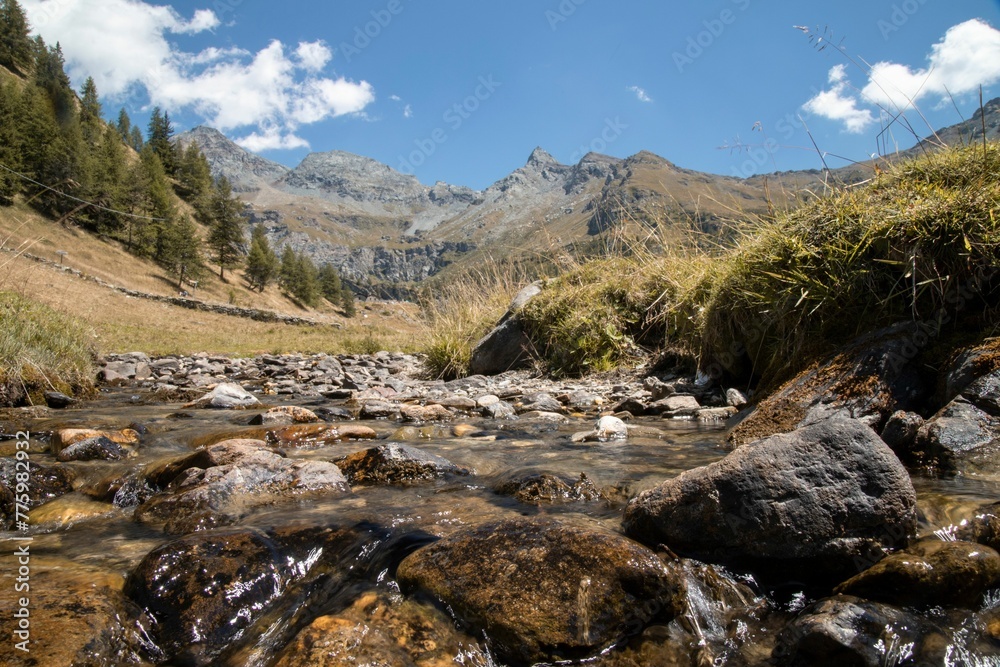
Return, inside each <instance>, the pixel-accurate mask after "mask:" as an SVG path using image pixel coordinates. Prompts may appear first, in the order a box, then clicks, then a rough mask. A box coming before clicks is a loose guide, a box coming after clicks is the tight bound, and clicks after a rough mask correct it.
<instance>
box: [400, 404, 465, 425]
mask: <svg viewBox="0 0 1000 667" xmlns="http://www.w3.org/2000/svg"><path fill="white" fill-rule="evenodd" d="M399 414H400V415H401V416H402V417H403V420H404V421H408V422H418V423H421V422H447V421H451V420H452V418H453V417H454V415H453V414H452V412H451V410H449V409H448V408H446V407H444V406H443V405H404V406H402V407H400V409H399Z"/></svg>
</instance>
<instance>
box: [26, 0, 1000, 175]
mask: <svg viewBox="0 0 1000 667" xmlns="http://www.w3.org/2000/svg"><path fill="white" fill-rule="evenodd" d="M22 5H23V6H24V7H25V9H26V10H27V11H28V16H29V19H30V20H31V22H32V25H33V26H34V28H35V29H36V31H37V32H38V33H39V34H41V35H42V36H43V37H44V38H45V39H46V41H48V42H55V41H59V42H61V44H62V45H63V49H64V51H65V55H66V58H67V64H68V69H69V71H70V73H71V76H72V78H73V80H74V83H75V84H76V85H77V86H79V84H80V83H82V80H83V78H85V77H86V76H88V75H91V76H93V77H94V78H95V80H96V81H97V84H98V89H99V91H100V92H101V93H102V95H103V98H104V99H103V102H104V105H105V113H106V115H108V116H114V115H116V114H117V110H118V108H119V107H121V106H124V107H125V108H126V109H127V110H128V112H129V114H130V115H131V116H132V117H133V119H135V120H136V121H137V122H139V123H143V124H144V123H145V122H146V120H147V119H148V115H149V110H150V108H151V105H152V104H159V105H160V106H162V107H163V108H165V109H166V110H167V111H168V112H169V113H170V115H171V117H172V118H173V120H174V123H175V126H176V128H177V129H178V130H183V129H186V128H190V127H193V126H195V125H198V124H203V123H204V124H209V125H214V126H216V127H218V128H219V129H221V130H223V131H224V132H225V133H226V134H227V136H229V137H231V138H233V139H235V140H238V141H239V142H240V143H242V144H243V145H245V146H246V147H248V148H251V149H253V150H255V151H256V152H259V153H261V154H262V155H264V156H266V157H268V158H270V159H273V160H276V161H279V162H282V163H285V164H288V165H290V166H294V165H295V164H297V163H298V162H299V161H300V160H301V159H302V157H304V156H305V155H306V154H307V153H308V152H310V151H328V150H345V151H349V152H352V153H358V154H361V155H367V156H370V157H373V158H375V159H377V160H379V161H382V162H385V163H387V164H389V165H390V166H392V167H394V168H396V169H399V170H401V171H408V172H410V173H414V174H415V175H416V176H417V177H418V178H419V179H420V180H421V181H423V182H424V183H427V184H432V183H434V182H435V181H438V180H441V181H446V182H449V183H454V184H461V185H468V186H471V187H474V188H477V189H482V188H485V187H487V186H488V185H489V184H491V183H492V182H494V181H496V180H497V179H499V178H502V177H503V176H505V175H506V174H508V173H509V172H511V171H512V170H514V169H516V168H517V167H519V166H521V165H523V164H524V162H525V161H526V159H527V157H528V155H529V154H530V153H531V151H532V149H533V148H534V147H535V146H542V147H543V148H545V149H546V150H548V151H549V152H550V153H552V154H553V155H554V156H555V157H556V158H557V159H558V160H560V161H561V162H565V163H572V162H576V161H577V160H579V158H580V157H582V155H583V153H584V152H586V151H588V150H597V151H599V152H604V153H607V154H610V155H614V156H617V157H627V156H629V155H632V154H634V153H636V152H638V151H640V150H649V151H652V152H654V153H657V154H659V155H661V156H663V157H665V158H667V159H669V160H671V161H672V162H674V163H676V164H678V165H679V166H681V167H686V168H690V169H697V170H701V171H709V172H713V173H720V174H727V175H744V176H746V175H751V174H752V173H761V172H768V171H772V170H774V169H775V168H777V169H780V170H785V169H800V168H818V167H819V166H820V162H819V158H818V157H817V155H816V154H815V152H812V151H811V150H803V149H802V148H803V147H808V146H810V145H811V143H810V139H809V137H808V135H807V134H806V132H805V131H804V129H803V127H802V125H801V124H800V123H799V122H798V120H797V117H798V116H801V117H802V118H803V119H804V121H805V122H806V123H807V124H808V127H809V129H810V130H811V132H812V134H813V137H814V138H815V140H816V143H817V144H818V145H819V147H820V148H821V149H822V150H824V151H828V152H829V153H831V154H837V155H843V156H847V157H849V158H852V159H864V158H865V157H866V156H868V155H870V154H871V153H873V152H875V151H877V150H878V145H877V136H878V135H879V131H880V119H879V116H880V112H879V108H878V107H877V106H876V105H875V102H880V103H881V104H882V106H883V107H885V108H888V109H892V108H894V107H905V106H906V102H905V99H907V98H913V97H916V98H917V102H916V103H917V106H918V108H919V110H920V113H922V114H923V115H924V116H925V117H926V118H927V120H928V122H929V123H930V125H933V126H934V127H941V126H945V125H950V124H952V123H955V122H958V121H959V120H960V117H959V112H958V111H956V110H955V108H954V106H953V105H952V102H951V98H950V97H949V95H948V92H950V93H951V94H952V95H953V96H954V98H955V100H956V102H957V105H958V107H959V110H960V111H961V113H962V114H964V115H966V116H968V115H971V113H972V112H973V111H974V110H975V108H976V105H977V104H978V84H980V83H983V84H985V86H984V87H985V95H986V97H987V99H991V98H992V97H995V96H997V95H1000V31H998V30H997V28H1000V2H995V1H987V0H961V1H959V2H943V1H940V0H889V1H882V0H875V1H873V0H865V1H860V0H841V1H839V2H836V3H832V2H824V3H802V2H793V1H791V0H772V1H769V2H765V1H764V0H713V1H710V2H699V3H694V2H691V3H678V2H663V0H655V1H654V0H632V1H629V0H625V1H619V2H611V1H610V0H506V1H504V2H499V1H497V2H482V1H479V2H477V1H471V2H470V1H469V0H464V1H462V0H435V1H434V2H431V1H430V0H370V1H369V0H354V1H351V2H346V1H325V2H314V1H309V2H295V1H294V0H293V1H290V2H285V3H278V2H273V1H265V0H184V1H180V0H177V1H175V2H173V3H170V4H156V3H144V2H139V0H22ZM793 26H802V27H805V28H808V29H809V30H810V31H811V32H812V34H813V35H814V36H822V35H824V34H827V35H832V37H833V43H834V44H836V45H841V46H842V48H843V49H844V50H845V51H846V52H847V55H848V56H850V58H848V57H845V55H843V54H841V53H840V52H838V51H837V50H836V49H834V48H826V49H824V50H822V51H821V50H819V49H817V48H816V45H815V44H811V43H810V40H809V37H808V35H807V34H806V33H805V32H804V31H802V30H800V29H796V28H794V27H793ZM841 40H842V41H841ZM852 60H854V62H852ZM873 71H874V74H875V79H876V80H875V82H874V83H873V82H872V81H871V80H870V76H869V75H870V74H872V73H873ZM907 117H908V118H909V119H910V120H911V123H912V124H913V125H914V127H915V128H916V129H917V131H918V132H920V133H922V134H926V133H927V132H928V128H927V125H926V124H925V123H924V121H923V120H921V118H920V115H919V114H917V113H914V112H913V111H912V110H911V111H910V112H909V113H907ZM755 126H756V127H757V128H758V129H754V128H755ZM887 136H890V137H891V139H890V144H891V141H892V140H893V139H894V140H895V141H897V142H898V145H899V147H900V148H906V147H909V146H910V145H912V144H913V143H914V138H913V137H912V135H911V134H910V133H909V132H907V131H905V130H904V129H902V127H897V128H896V129H895V130H894V132H893V133H892V134H891V135H887ZM768 141H769V142H770V146H771V150H770V152H767V151H763V150H761V149H760V148H757V149H754V148H752V146H753V145H760V144H763V143H765V142H768ZM740 142H742V143H743V144H746V145H749V146H748V147H747V148H745V149H744V150H742V151H741V150H726V149H720V148H719V147H720V146H727V145H728V146H733V145H734V144H738V143H740ZM829 159H830V163H831V166H833V165H840V164H844V162H843V161H841V160H838V159H836V158H833V157H830V158H829Z"/></svg>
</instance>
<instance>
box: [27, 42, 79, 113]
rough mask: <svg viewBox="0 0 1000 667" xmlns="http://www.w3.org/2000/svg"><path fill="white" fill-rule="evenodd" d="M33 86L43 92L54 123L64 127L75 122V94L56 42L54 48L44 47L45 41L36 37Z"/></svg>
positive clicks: (60, 47) (64, 61)
mask: <svg viewBox="0 0 1000 667" xmlns="http://www.w3.org/2000/svg"><path fill="white" fill-rule="evenodd" d="M33 44H34V49H35V75H34V81H35V85H37V86H38V87H39V88H41V89H42V90H44V91H45V93H46V94H47V95H48V97H49V101H50V102H51V104H52V108H53V110H54V111H55V116H56V121H57V122H58V123H59V124H60V125H63V126H64V125H66V124H68V123H70V122H72V121H73V120H76V118H77V113H76V93H75V92H74V91H73V88H72V87H71V85H70V81H69V76H67V75H66V59H65V58H64V57H63V52H62V46H60V44H59V43H58V42H56V45H55V46H54V47H49V46H46V44H45V40H43V39H42V38H41V37H36V38H35V40H34V42H33Z"/></svg>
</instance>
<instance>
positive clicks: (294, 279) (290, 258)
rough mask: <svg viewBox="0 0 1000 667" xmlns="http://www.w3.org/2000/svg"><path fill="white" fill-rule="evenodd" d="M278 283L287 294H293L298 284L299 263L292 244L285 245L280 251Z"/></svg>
mask: <svg viewBox="0 0 1000 667" xmlns="http://www.w3.org/2000/svg"><path fill="white" fill-rule="evenodd" d="M278 284H279V285H280V286H281V289H283V290H285V291H286V292H288V293H289V294H295V291H296V290H297V289H298V284H299V263H298V258H297V257H296V255H295V251H294V250H292V246H290V245H286V246H285V249H284V250H282V251H281V265H280V266H279V267H278Z"/></svg>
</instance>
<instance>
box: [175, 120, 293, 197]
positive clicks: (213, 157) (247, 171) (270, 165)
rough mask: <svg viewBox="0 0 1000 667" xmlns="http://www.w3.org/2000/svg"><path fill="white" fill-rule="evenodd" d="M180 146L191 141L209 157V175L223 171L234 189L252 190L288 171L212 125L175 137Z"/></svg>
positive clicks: (193, 129)
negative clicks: (255, 153)
mask: <svg viewBox="0 0 1000 667" xmlns="http://www.w3.org/2000/svg"><path fill="white" fill-rule="evenodd" d="M174 141H176V142H177V143H178V144H179V145H180V146H181V147H182V148H186V147H187V146H188V144H190V143H191V142H192V141H193V142H195V143H197V144H198V148H200V149H201V152H202V153H204V154H205V157H206V158H207V159H208V164H209V167H211V169H212V174H213V175H215V176H218V175H220V174H224V175H225V176H226V177H227V178H228V179H229V180H230V182H231V183H232V185H233V190H234V191H236V192H252V191H254V190H259V189H260V188H261V187H264V186H266V185H269V184H270V183H273V182H274V181H277V180H278V179H279V178H281V177H282V176H284V175H285V174H287V173H288V172H289V169H288V167H286V166H284V165H282V164H278V163H277V162H272V161H271V160H268V159H266V158H262V157H260V156H259V155H254V154H253V153H251V152H249V151H247V150H246V149H244V148H243V147H242V146H239V145H238V144H236V143H235V142H234V141H232V140H231V139H229V138H228V137H227V136H226V135H224V134H223V133H222V132H219V131H218V130H217V129H215V128H214V127H208V126H206V125H199V126H198V127H195V128H192V129H190V130H188V131H187V132H183V133H181V134H178V135H177V136H176V137H174Z"/></svg>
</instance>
